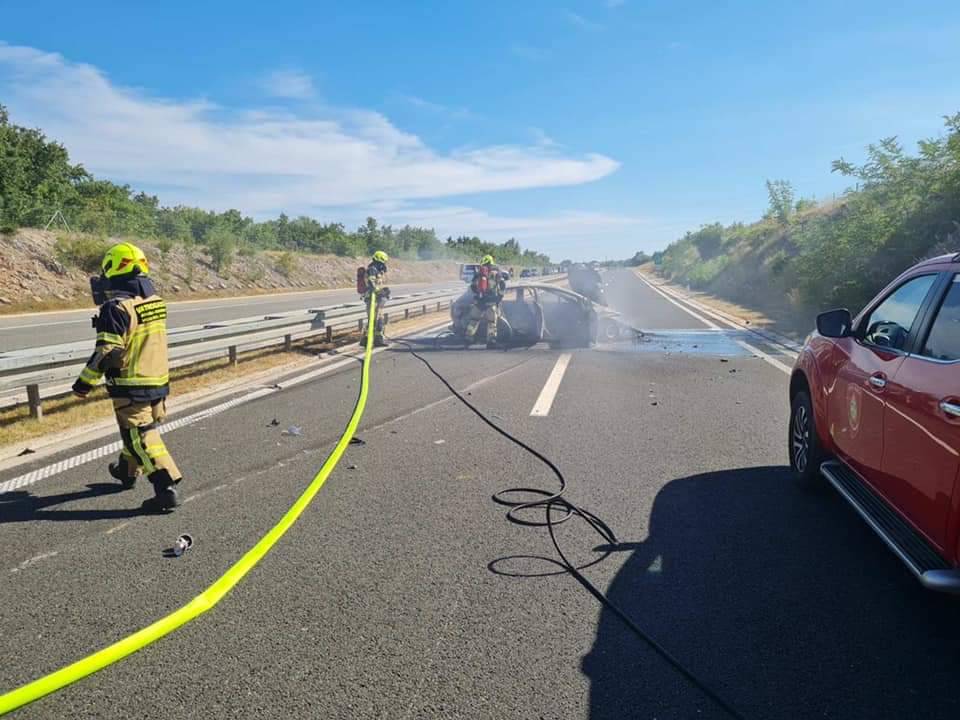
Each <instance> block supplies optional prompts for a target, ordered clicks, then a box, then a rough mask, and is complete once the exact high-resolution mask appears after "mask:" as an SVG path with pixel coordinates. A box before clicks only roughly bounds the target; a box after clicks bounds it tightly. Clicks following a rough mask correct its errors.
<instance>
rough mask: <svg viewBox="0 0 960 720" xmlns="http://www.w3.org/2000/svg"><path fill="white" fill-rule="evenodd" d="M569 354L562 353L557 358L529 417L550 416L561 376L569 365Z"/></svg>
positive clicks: (561, 379)
mask: <svg viewBox="0 0 960 720" xmlns="http://www.w3.org/2000/svg"><path fill="white" fill-rule="evenodd" d="M571 357H572V355H571V354H570V353H564V354H563V355H561V356H560V357H558V358H557V364H556V365H554V366H553V370H551V371H550V376H549V377H548V378H547V382H546V384H545V385H544V386H543V390H541V391H540V397H538V398H537V402H536V403H534V405H533V410H531V411H530V415H532V416H533V417H546V416H547V415H549V414H550V408H551V407H553V400H554V398H555V397H556V396H557V390H559V389H560V383H561V382H562V381H563V375H564V373H566V372H567V365H569V364H570V358H571Z"/></svg>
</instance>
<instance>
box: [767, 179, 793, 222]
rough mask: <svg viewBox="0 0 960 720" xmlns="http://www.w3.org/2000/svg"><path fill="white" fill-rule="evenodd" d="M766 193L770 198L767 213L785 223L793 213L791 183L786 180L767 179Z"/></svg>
mask: <svg viewBox="0 0 960 720" xmlns="http://www.w3.org/2000/svg"><path fill="white" fill-rule="evenodd" d="M767 195H768V196H769V198H770V206H769V209H768V210H767V214H768V215H769V216H771V217H773V218H776V219H777V221H779V222H780V224H781V225H786V224H787V223H788V222H790V215H791V214H792V213H793V196H794V192H793V185H791V184H790V183H789V182H787V181H786V180H773V181H771V180H767Z"/></svg>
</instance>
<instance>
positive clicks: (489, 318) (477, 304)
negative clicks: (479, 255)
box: [465, 255, 507, 348]
mask: <svg viewBox="0 0 960 720" xmlns="http://www.w3.org/2000/svg"><path fill="white" fill-rule="evenodd" d="M506 287H507V283H506V278H505V276H504V274H503V273H501V272H500V270H499V269H498V268H497V266H496V265H495V264H494V262H493V256H492V255H484V256H483V259H482V260H481V261H480V266H479V267H478V268H477V270H476V272H475V273H474V274H473V280H472V281H471V283H470V290H472V291H473V296H474V299H473V305H471V306H470V315H469V318H468V320H467V327H466V332H465V339H466V341H467V344H469V343H471V342H473V340H474V339H475V337H476V335H477V330H479V329H480V321H481V320H482V321H484V322H485V323H486V337H487V347H488V348H494V347H496V345H497V324H498V322H499V320H500V301H501V300H503V293H504V290H506Z"/></svg>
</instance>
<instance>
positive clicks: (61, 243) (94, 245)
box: [53, 235, 110, 273]
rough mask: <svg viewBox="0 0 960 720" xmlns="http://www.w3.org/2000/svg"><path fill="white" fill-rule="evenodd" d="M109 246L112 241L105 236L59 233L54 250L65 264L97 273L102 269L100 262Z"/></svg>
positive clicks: (58, 258)
mask: <svg viewBox="0 0 960 720" xmlns="http://www.w3.org/2000/svg"><path fill="white" fill-rule="evenodd" d="M109 247H110V243H108V242H107V241H106V240H105V239H103V238H97V237H90V236H87V235H81V236H79V237H70V236H67V235H59V236H58V237H57V241H56V243H55V244H54V246H53V251H54V254H55V255H56V257H57V260H59V261H60V262H61V263H63V264H64V265H67V266H72V267H77V268H80V269H81V270H83V271H84V272H88V273H95V272H98V271H99V270H100V263H101V262H102V261H103V256H104V254H105V253H106V252H107V249H108V248H109Z"/></svg>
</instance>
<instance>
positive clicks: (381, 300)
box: [363, 293, 386, 342]
mask: <svg viewBox="0 0 960 720" xmlns="http://www.w3.org/2000/svg"><path fill="white" fill-rule="evenodd" d="M370 297H371V296H370V293H367V294H366V295H364V296H363V302H364V304H365V305H366V306H367V317H368V318H369V317H370ZM385 304H386V298H385V297H383V295H378V296H377V307H376V309H375V310H374V311H373V338H374V340H376V341H377V342H381V341H382V340H383V326H384V324H385V323H384V322H383V306H384V305H385ZM366 335H367V333H366V325H364V333H363V336H364V337H366Z"/></svg>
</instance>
